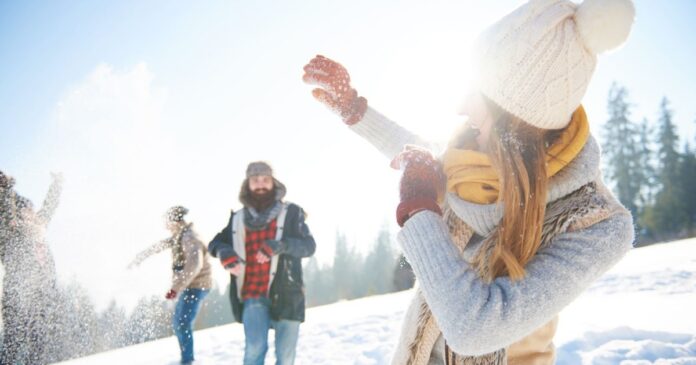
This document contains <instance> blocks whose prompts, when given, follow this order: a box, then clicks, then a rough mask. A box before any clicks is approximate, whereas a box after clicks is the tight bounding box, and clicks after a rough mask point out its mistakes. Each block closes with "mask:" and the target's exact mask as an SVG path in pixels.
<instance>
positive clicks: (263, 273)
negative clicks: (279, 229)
mask: <svg viewBox="0 0 696 365" xmlns="http://www.w3.org/2000/svg"><path fill="white" fill-rule="evenodd" d="M245 230H246V239H245V240H244V241H245V242H244V243H245V246H246V269H245V271H244V285H243V286H242V300H246V299H251V298H260V297H265V296H267V295H268V285H269V281H270V280H271V262H270V261H268V262H266V263H263V264H261V263H259V262H258V261H256V253H257V252H259V248H260V247H261V245H262V244H263V243H264V242H266V240H273V239H275V236H276V219H274V220H272V221H271V222H270V223H269V224H268V226H267V227H266V228H264V229H262V230H258V231H250V230H249V229H247V228H245Z"/></svg>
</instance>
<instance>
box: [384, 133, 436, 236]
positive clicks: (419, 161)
mask: <svg viewBox="0 0 696 365" xmlns="http://www.w3.org/2000/svg"><path fill="white" fill-rule="evenodd" d="M391 166H392V167H393V168H396V169H401V170H403V175H402V176H401V182H400V185H399V197H400V200H401V201H400V203H399V206H398V207H397V209H396V221H397V222H398V223H399V226H403V225H404V223H406V221H407V220H408V218H410V217H411V216H412V215H413V214H415V213H417V212H419V211H421V210H430V211H433V212H435V213H438V214H442V211H441V210H440V206H439V205H438V199H439V197H441V196H442V195H443V194H444V190H445V175H444V173H443V171H442V165H441V164H440V162H439V161H437V160H436V159H435V158H434V157H433V155H432V154H431V153H430V151H428V150H426V149H424V148H420V147H417V146H412V145H407V146H405V147H404V151H403V152H401V153H400V154H399V155H398V156H396V157H395V158H394V160H392V163H391Z"/></svg>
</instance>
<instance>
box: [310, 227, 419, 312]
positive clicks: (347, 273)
mask: <svg viewBox="0 0 696 365" xmlns="http://www.w3.org/2000/svg"><path fill="white" fill-rule="evenodd" d="M394 246H395V245H394V244H393V241H392V239H391V232H390V231H389V229H388V228H387V226H386V225H385V226H384V227H383V228H382V229H381V230H380V232H379V233H378V235H377V238H376V239H375V241H374V242H373V244H372V246H371V249H370V251H369V252H368V253H367V254H366V255H365V256H364V257H363V255H361V254H360V253H359V252H358V251H357V250H356V249H355V247H354V246H351V245H349V244H348V241H347V240H346V237H345V235H343V234H341V233H337V234H336V252H335V254H334V260H333V263H332V265H324V266H321V267H320V265H319V263H318V261H317V259H316V257H312V258H311V259H310V260H309V261H308V263H307V264H306V265H305V269H304V275H305V276H304V282H305V286H306V288H307V305H308V306H316V305H322V304H327V303H333V302H335V301H337V300H342V299H355V298H361V297H365V296H369V295H377V294H386V293H391V292H395V291H399V290H404V289H408V288H410V287H412V286H413V283H414V281H415V277H414V276H413V273H412V271H411V268H410V266H409V265H408V263H406V262H405V260H404V259H403V257H402V256H399V255H398V254H397V252H396V249H395V247H394Z"/></svg>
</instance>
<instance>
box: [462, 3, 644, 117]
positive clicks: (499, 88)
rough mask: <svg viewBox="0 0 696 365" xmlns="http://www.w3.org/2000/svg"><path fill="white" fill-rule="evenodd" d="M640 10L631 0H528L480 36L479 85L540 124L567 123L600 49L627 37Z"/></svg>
mask: <svg viewBox="0 0 696 365" xmlns="http://www.w3.org/2000/svg"><path fill="white" fill-rule="evenodd" d="M634 16H635V9H634V7H633V2H632V1H631V0H585V1H584V2H583V3H581V4H579V5H578V4H575V3H573V2H571V1H569V0H530V1H529V2H527V3H525V4H524V5H522V6H520V7H519V8H517V9H516V10H514V11H513V12H512V13H510V14H508V15H507V16H505V17H504V18H502V19H500V20H499V21H498V22H496V23H495V24H493V25H492V26H491V27H489V28H488V29H487V30H486V31H484V33H483V34H482V35H481V36H480V37H479V39H478V42H477V49H476V50H475V52H476V60H475V61H476V64H477V67H478V69H477V71H476V79H477V85H476V86H477V87H478V89H479V90H480V91H481V92H482V93H483V94H484V95H485V96H487V97H488V98H489V99H491V100H492V101H493V102H495V103H496V104H498V105H499V106H500V107H502V108H503V109H505V110H506V111H508V112H510V113H511V114H513V115H515V116H517V117H519V118H521V119H522V120H524V121H525V122H527V123H529V124H531V125H533V126H535V127H538V128H543V129H560V128H564V127H565V126H567V125H568V123H569V121H570V117H571V115H572V113H573V112H574V111H575V109H577V108H578V106H580V101H581V99H582V97H583V95H584V94H585V90H586V89H587V85H588V84H589V82H590V78H591V77H592V73H593V72H594V69H595V65H596V63H597V54H599V53H601V52H604V51H606V50H609V49H612V48H615V47H618V46H619V45H621V44H622V43H623V42H624V41H625V40H626V38H628V34H629V32H630V30H631V26H632V24H633V18H634Z"/></svg>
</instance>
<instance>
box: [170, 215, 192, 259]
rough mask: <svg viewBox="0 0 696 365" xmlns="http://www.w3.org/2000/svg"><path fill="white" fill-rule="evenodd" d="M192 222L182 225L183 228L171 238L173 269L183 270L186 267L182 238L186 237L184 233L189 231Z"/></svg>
mask: <svg viewBox="0 0 696 365" xmlns="http://www.w3.org/2000/svg"><path fill="white" fill-rule="evenodd" d="M192 224H193V223H189V224H187V225H185V226H183V227H181V230H180V231H179V232H178V233H177V234H176V235H175V236H174V237H172V238H171V240H172V270H174V271H181V270H183V269H184V265H186V255H184V246H183V245H182V243H181V240H182V238H183V237H184V235H185V234H187V233H188V232H189V230H190V229H191V225H192Z"/></svg>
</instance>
